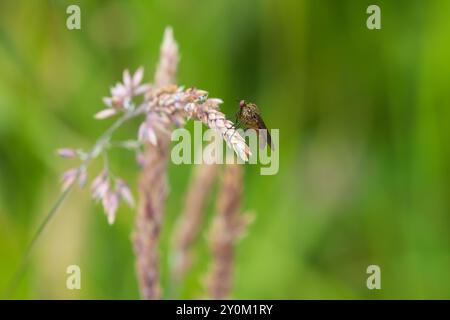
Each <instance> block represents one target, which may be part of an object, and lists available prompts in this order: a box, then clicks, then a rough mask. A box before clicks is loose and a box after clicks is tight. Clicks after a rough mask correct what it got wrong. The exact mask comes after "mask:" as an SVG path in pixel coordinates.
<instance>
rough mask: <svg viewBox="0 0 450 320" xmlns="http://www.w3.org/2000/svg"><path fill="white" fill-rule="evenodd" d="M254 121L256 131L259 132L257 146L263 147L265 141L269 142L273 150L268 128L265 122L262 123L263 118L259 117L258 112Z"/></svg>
mask: <svg viewBox="0 0 450 320" xmlns="http://www.w3.org/2000/svg"><path fill="white" fill-rule="evenodd" d="M255 116H256V121H257V123H258V133H259V147H260V148H261V149H263V148H264V146H265V145H266V143H268V144H269V146H270V148H271V149H272V150H274V146H273V143H272V137H271V136H270V133H269V130H268V129H267V127H266V124H265V123H264V120H263V119H262V118H261V116H260V115H259V114H255Z"/></svg>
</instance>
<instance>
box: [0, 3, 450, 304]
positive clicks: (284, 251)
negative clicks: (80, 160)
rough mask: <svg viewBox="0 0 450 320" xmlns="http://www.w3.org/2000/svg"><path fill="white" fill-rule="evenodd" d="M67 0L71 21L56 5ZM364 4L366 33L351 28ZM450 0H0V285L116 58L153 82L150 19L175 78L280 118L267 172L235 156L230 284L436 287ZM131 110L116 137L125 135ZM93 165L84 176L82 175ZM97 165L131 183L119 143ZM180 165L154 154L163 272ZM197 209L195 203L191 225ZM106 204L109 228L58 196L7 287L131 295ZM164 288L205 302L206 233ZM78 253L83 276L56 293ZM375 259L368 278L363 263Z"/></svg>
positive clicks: (127, 259)
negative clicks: (375, 273) (240, 212)
mask: <svg viewBox="0 0 450 320" xmlns="http://www.w3.org/2000/svg"><path fill="white" fill-rule="evenodd" d="M70 4H78V5H80V7H81V25H82V29H81V30H72V31H70V30H67V28H66V18H67V16H68V15H67V14H66V8H67V6H68V5H70ZM370 4H378V5H380V7H381V12H382V13H381V15H382V29H381V30H378V31H370V30H368V29H367V28H366V19H367V17H368V15H367V14H366V8H367V6H368V5H370ZM449 12H450V1H448V0H433V1H424V0H421V1H406V0H405V1H400V0H398V1H365V0H361V1H353V0H346V1H334V0H320V1H318V0H309V1H306V0H304V1H298V0H292V1H277V0H260V1H258V0H249V1H242V0H226V1H225V0H221V1H210V0H201V1H194V0H183V1H181V0H180V1H175V0H164V1H163V0H159V1H137V0H133V1H87V0H86V1H75V0H73V1H69V0H67V1H62V0H54V1H50V0H46V1H32V0H27V1H26V0H22V1H13V0H1V2H0V70H1V71H0V290H1V291H3V289H4V288H5V287H6V285H7V283H8V281H9V280H10V278H11V277H12V275H13V273H14V271H15V269H16V268H17V266H18V264H19V262H20V259H21V255H22V253H23V251H24V250H25V248H26V245H27V243H28V242H29V240H30V238H31V237H32V235H33V233H34V232H35V231H36V229H37V228H38V226H39V223H40V222H41V221H42V220H43V218H44V216H45V213H46V212H47V211H48V209H49V208H50V206H51V204H52V203H53V202H54V201H55V199H56V198H57V197H58V194H59V183H58V179H59V175H60V173H61V172H63V171H64V170H65V169H67V168H69V167H71V166H74V165H75V162H73V163H72V162H71V161H70V160H69V161H67V160H61V159H59V158H57V157H56V156H55V153H54V151H55V149H57V148H59V147H61V146H73V147H84V148H88V147H89V146H91V145H92V144H93V143H94V141H95V140H96V138H97V137H98V136H99V135H100V134H101V133H102V132H103V131H104V130H105V129H106V128H107V126H108V123H109V121H108V120H106V122H98V121H95V120H94V119H93V117H92V116H93V114H94V113H95V112H97V111H99V110H100V109H101V108H102V102H101V97H103V96H106V95H108V94H109V87H110V86H111V85H112V84H114V83H115V82H117V81H119V80H120V78H121V73H122V70H123V69H125V68H130V69H132V70H135V69H136V68H137V67H138V66H140V65H143V66H144V67H145V68H146V71H147V74H146V76H145V79H146V80H148V81H151V80H152V77H153V72H154V70H155V65H156V62H157V59H158V55H159V46H160V42H161V38H162V34H163V30H164V28H165V27H166V26H168V25H171V26H173V28H174V34H175V37H176V39H177V41H178V42H179V46H180V50H181V62H180V66H179V72H178V80H179V83H180V84H185V85H186V86H196V87H199V88H204V89H207V90H209V91H210V93H211V95H212V96H217V97H221V98H223V99H224V100H225V104H224V106H223V110H224V112H225V113H226V114H227V115H228V116H230V117H231V116H232V115H233V114H234V112H235V110H236V107H237V106H236V102H235V101H236V99H248V100H251V101H254V102H257V103H258V104H259V106H260V108H261V110H262V113H263V116H264V119H266V123H267V124H268V126H269V127H270V128H279V129H280V146H279V148H280V161H281V163H280V171H279V173H278V174H277V175H275V176H261V175H259V168H258V167H257V166H247V167H246V169H247V170H246V177H245V201H244V202H245V203H244V209H252V210H254V211H255V212H256V213H257V218H256V221H255V222H254V223H253V225H251V227H250V229H249V232H248V234H247V236H246V237H245V238H244V239H243V240H242V241H241V243H240V244H239V246H238V248H237V256H236V259H237V262H236V269H235V286H234V290H233V297H235V298H255V299H259V298H261V299H265V298H271V299H310V298H325V299H331V298H337V299H341V298H342V299H349V298H357V299H361V298H370V299H377V298H418V299H421V298H450V251H449V250H450V216H449V210H450V200H449V196H450V182H449V180H450V150H449V147H448V142H447V139H446V137H448V136H449V135H450V126H449V119H450V111H449V110H450V108H449V107H450V58H449V57H450V41H449V34H450V19H449ZM136 130H137V128H136V123H134V124H130V125H127V126H126V127H124V128H123V129H122V131H121V134H120V136H123V137H134V136H135V133H136ZM99 166H100V165H99V164H96V165H94V166H93V168H92V169H91V171H90V172H91V177H92V175H93V174H95V173H96V172H97V171H98V170H99V168H100V167H99ZM112 166H113V170H114V171H115V172H116V173H117V174H119V175H121V176H124V177H126V178H127V180H128V181H129V182H130V183H131V185H132V186H133V191H134V193H135V194H136V188H135V182H136V180H137V174H138V168H137V167H136V165H135V162H134V155H133V154H129V153H126V152H121V153H117V154H114V155H113V162H112ZM191 169H192V168H191V167H190V166H174V165H172V166H171V168H170V184H171V193H170V198H169V203H168V212H167V215H166V221H165V223H164V229H163V240H162V248H161V258H162V273H163V274H162V283H163V286H164V288H167V286H168V283H169V280H170V274H169V272H168V262H169V259H170V251H169V249H170V241H171V232H172V230H173V224H174V222H175V220H176V218H177V216H178V214H179V212H180V211H181V209H182V206H183V197H184V192H185V189H186V185H187V183H188V181H189V177H190V172H191ZM213 213H214V203H213V202H211V203H210V204H209V209H208V217H207V221H205V225H204V230H206V229H207V227H208V226H209V222H210V220H211V218H212V216H213ZM134 215H135V213H134V212H133V211H132V210H130V209H128V208H126V207H125V206H122V207H121V208H120V210H119V213H118V217H117V221H116V223H115V224H114V225H113V226H109V225H108V224H107V222H106V218H105V216H104V214H103V212H102V209H101V207H100V206H98V205H94V204H93V203H92V202H91V200H90V196H89V194H88V191H87V190H83V191H80V190H78V189H77V190H75V191H74V192H73V193H72V194H71V196H70V198H69V199H68V200H67V201H66V202H65V203H64V205H63V206H62V208H61V210H60V211H59V213H58V215H57V216H56V218H55V219H54V220H53V221H52V222H51V223H50V225H49V226H48V229H47V230H46V231H45V233H44V234H43V236H42V238H41V239H40V241H39V242H38V245H37V246H36V250H35V251H34V253H33V256H32V261H31V264H30V265H29V268H28V269H27V272H26V274H25V277H24V278H23V279H22V281H21V283H20V286H19V287H18V289H17V290H16V291H15V293H14V295H13V296H12V297H13V298H19V299H28V298H43V299H62V298H69V299H72V298H74V299H78V298H81V299H136V298H138V297H139V294H138V288H137V283H136V277H135V272H134V255H133V251H132V246H131V242H130V234H131V231H132V229H133V225H134ZM195 253H196V260H195V265H194V267H193V269H192V272H191V273H190V274H189V276H188V278H187V281H186V284H185V285H184V287H183V288H182V290H181V291H180V295H177V296H170V294H169V292H168V291H167V289H166V290H165V297H166V298H171V297H172V298H173V297H180V298H201V297H204V296H205V290H204V285H203V282H202V281H203V278H204V275H205V273H206V271H207V269H208V264H209V262H210V254H209V251H208V246H207V244H206V243H205V239H204V236H203V234H202V236H201V237H200V239H199V241H198V243H197V244H196V246H195ZM71 264H77V265H79V266H80V267H81V272H82V290H79V291H77V290H74V291H70V290H67V289H66V276H67V275H66V267H67V266H68V265H71ZM371 264H376V265H379V266H380V267H381V281H382V289H381V290H372V291H371V290H368V289H367V287H366V278H367V276H368V275H367V274H366V268H367V266H368V265H371Z"/></svg>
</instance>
